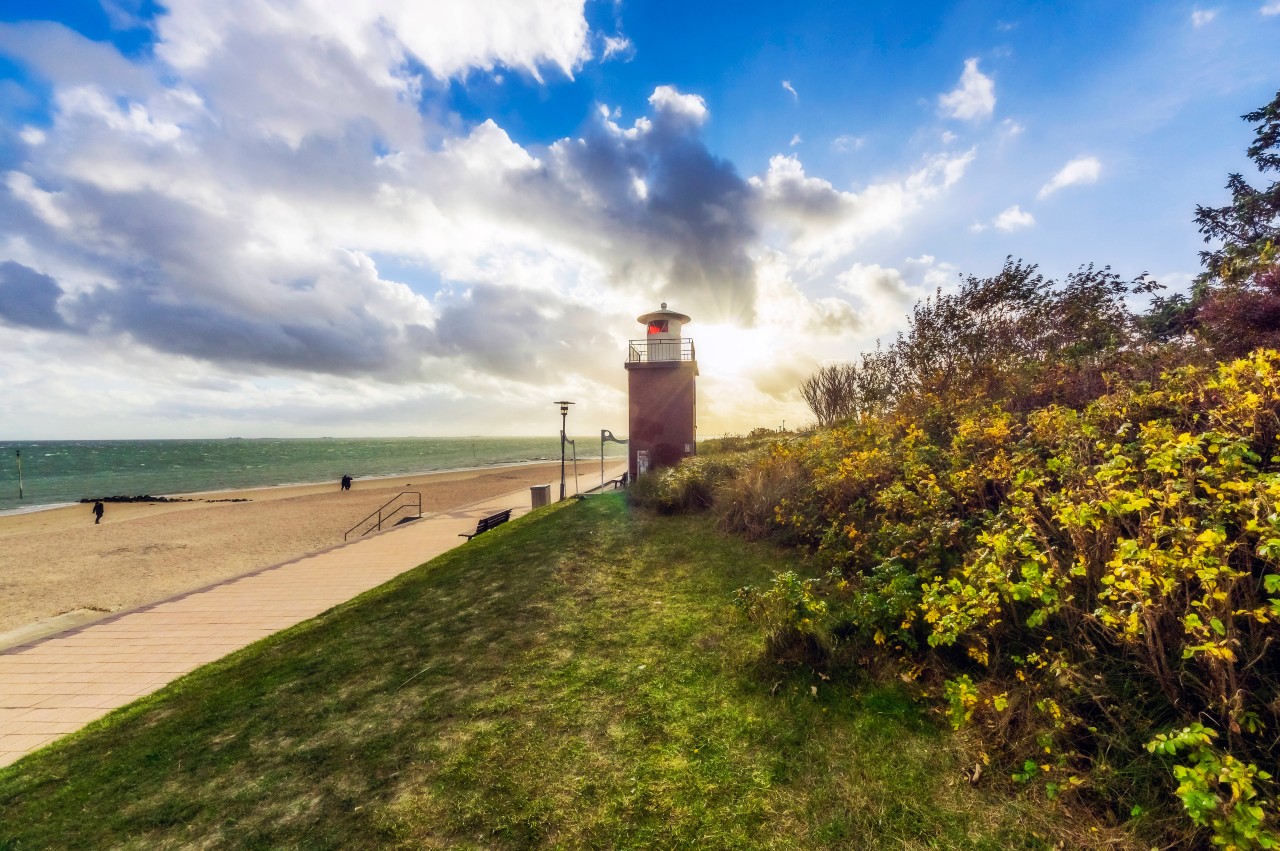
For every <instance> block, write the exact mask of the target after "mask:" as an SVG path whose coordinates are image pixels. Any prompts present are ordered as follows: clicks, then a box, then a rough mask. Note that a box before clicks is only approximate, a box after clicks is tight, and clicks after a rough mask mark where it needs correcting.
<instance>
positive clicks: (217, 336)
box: [0, 0, 1280, 439]
mask: <svg viewBox="0 0 1280 851" xmlns="http://www.w3.org/2000/svg"><path fill="white" fill-rule="evenodd" d="M1277 43H1280V2H1277V0H1242V2H1221V3H1199V4H1196V3H1180V2H1131V3H1114V2H1075V3H1061V4H1047V3H1015V2H920V3H911V4H904V3H893V2H877V3H871V2H864V3H856V4H854V3H850V4H834V3H802V2H801V3H791V4H776V3H767V4H766V3H746V2H740V3H734V4H714V3H689V2H682V3H674V2H648V3H627V2H588V3H585V4H584V3H583V2H581V1H580V0H521V2H511V0H473V2H468V3H465V4H463V3H448V2H439V3H413V4H403V3H398V2H392V0H351V2H348V3H343V4H340V5H338V6H334V5H332V4H328V3H325V2H322V0H289V2H263V0H220V2H213V0H172V2H170V3H167V4H161V3H155V2H152V0H104V2H102V3H98V2H93V0H81V2H69V0H52V2H51V1H50V0H42V2H39V3H36V2H25V0H17V2H12V1H11V2H9V3H6V4H5V5H4V6H3V7H0V223H2V224H3V227H2V228H0V329H3V330H2V331H0V383H3V384H4V386H5V387H6V388H9V389H10V392H9V396H10V398H13V399H19V400H21V403H20V404H17V405H14V406H12V407H10V406H8V405H6V407H5V411H4V413H3V414H2V415H0V433H4V434H7V435H8V436H10V437H12V438H26V439H31V438H72V437H178V436H197V437H198V436H214V437H216V436H224V435H228V434H235V435H243V436H257V435H297V436H306V435H311V434H349V435H366V434H368V435H399V434H426V435H433V434H435V435H438V434H452V433H492V434H528V433H537V432H541V431H546V430H547V428H548V427H547V422H550V421H552V420H554V416H553V414H554V410H553V406H551V405H550V402H549V401H548V400H555V399H559V398H570V399H575V400H579V405H578V406H577V407H576V408H575V414H577V415H578V416H579V418H580V419H581V424H582V427H583V428H585V429H587V430H590V429H591V428H595V427H601V428H611V429H613V430H614V431H615V432H616V433H619V434H620V433H621V432H622V430H624V429H623V427H622V424H623V423H624V422H625V412H626V400H625V373H624V371H623V370H622V366H621V360H622V358H623V353H624V352H625V340H626V339H627V338H628V337H630V336H632V335H634V334H635V333H636V331H637V329H638V326H636V325H635V322H634V317H635V316H636V315H638V314H640V313H643V312H645V311H647V310H650V309H652V308H653V307H655V306H656V304H657V302H658V301H660V300H664V301H668V302H670V303H671V304H672V306H673V307H677V308H678V309H680V310H682V311H684V312H686V313H689V314H690V315H692V316H693V318H694V322H693V323H692V324H691V325H690V326H689V328H688V331H687V333H688V334H689V335H690V336H693V337H694V339H695V340H697V342H698V352H699V357H700V361H701V367H702V377H701V379H700V382H701V383H700V393H699V405H700V407H699V427H700V432H701V433H702V434H703V435H704V436H706V435H716V434H721V433H726V432H738V431H744V430H747V429H750V428H752V427H754V426H758V425H777V424H779V423H781V422H783V421H786V422H788V423H791V424H794V423H798V422H803V421H805V420H806V419H807V418H808V415H807V412H806V410H805V409H804V406H803V404H802V403H801V402H800V400H799V397H798V394H797V393H796V385H797V384H798V382H799V381H800V380H802V379H803V378H804V377H805V376H806V375H807V374H808V373H809V372H811V371H812V369H813V368H814V367H816V366H817V365H818V364H820V363H824V362H830V361H832V360H839V359H844V358H849V357H852V356H853V355H854V354H856V353H857V352H858V351H860V350H862V349H865V348H866V347H868V346H871V345H874V341H875V340H876V339H877V338H887V337H891V336H892V335H893V334H895V333H896V332H897V331H898V330H900V329H901V328H902V327H903V323H904V317H905V314H906V313H907V312H908V311H909V309H910V306H911V304H912V303H913V302H914V301H915V300H917V299H919V298H922V297H925V296H927V295H928V294H929V293H931V292H932V291H933V290H934V289H935V288H936V287H940V286H941V287H944V288H945V287H947V286H950V285H952V284H953V283H954V282H955V281H956V280H957V276H958V275H960V274H962V273H965V274H968V273H972V274H976V275H988V274H993V273H994V272H996V271H997V270H998V269H999V268H1000V266H1001V264H1002V262H1003V259H1004V257H1005V256H1006V255H1013V256H1015V257H1022V258H1024V259H1026V260H1028V261H1030V262H1034V263H1039V264H1040V265H1041V267H1042V269H1043V270H1044V271H1046V272H1047V273H1048V274H1050V275H1051V276H1054V277H1061V276H1063V275H1065V274H1067V273H1068V272H1070V271H1072V270H1073V269H1075V268H1076V267H1077V266H1079V265H1081V264H1084V263H1096V264H1099V265H1106V264H1109V265H1111V266H1112V267H1113V268H1115V269H1116V270H1117V271H1118V272H1120V273H1121V274H1122V275H1125V276H1126V277H1133V276H1136V275H1138V274H1140V273H1142V272H1150V273H1151V274H1153V275H1154V276H1155V277H1156V278H1157V279H1159V280H1161V281H1162V282H1164V283H1166V284H1168V285H1169V286H1170V287H1172V288H1174V289H1179V288H1185V287H1186V285H1187V284H1188V282H1189V281H1190V279H1191V277H1192V276H1194V274H1195V273H1196V272H1197V270H1198V259H1197V252H1198V251H1199V250H1200V248H1201V247H1202V244H1201V243H1200V240H1199V237H1198V235H1197V234H1196V232H1195V228H1194V226H1193V224H1192V223H1191V219H1192V215H1193V211H1194V207H1195V205H1196V204H1197V203H1204V204H1213V203H1221V202H1222V201H1223V200H1225V192H1224V191H1223V189H1222V186H1223V184H1224V182H1225V179H1226V175H1227V174H1228V173H1229V172H1231V171H1243V172H1245V174H1246V175H1247V176H1249V177H1252V178H1254V179H1255V181H1257V180H1259V179H1258V178H1257V177H1256V175H1254V174H1253V173H1252V171H1251V169H1250V167H1249V163H1248V161H1247V160H1246V159H1245V157H1244V148H1245V147H1246V146H1247V144H1248V142H1249V141H1250V138H1251V130H1250V128H1249V127H1248V126H1246V125H1245V124H1244V122H1242V121H1240V119H1239V116H1240V115H1241V114H1242V113H1244V112H1246V111H1250V110H1252V109H1255V108H1257V107H1259V106H1261V105H1263V104H1264V103H1266V102H1268V101H1269V100H1270V99H1271V98H1272V97H1274V96H1275V93H1276V91H1277V89H1280V50H1277V49H1276V48H1275V45H1276V44H1277ZM555 427H558V426H557V425H556V424H555V423H554V422H552V425H551V428H552V430H554V428H555Z"/></svg>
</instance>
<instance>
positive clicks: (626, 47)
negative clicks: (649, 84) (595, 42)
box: [601, 36, 636, 62]
mask: <svg viewBox="0 0 1280 851" xmlns="http://www.w3.org/2000/svg"><path fill="white" fill-rule="evenodd" d="M635 54H636V49H635V46H634V45H633V44H632V43H631V39H629V38H627V37H626V36H617V37H613V36H605V37H604V56H603V57H601V58H602V59H604V60H605V61H606V62H607V61H608V60H610V59H613V58H614V57H618V58H620V59H623V60H625V61H628V62H629V61H630V60H631V59H632V57H634V56H635Z"/></svg>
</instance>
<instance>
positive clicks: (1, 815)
mask: <svg viewBox="0 0 1280 851" xmlns="http://www.w3.org/2000/svg"><path fill="white" fill-rule="evenodd" d="M786 558H787V556H786V555H785V554H782V553H779V552H777V551H774V550H771V549H768V548H765V547H760V546H754V545H750V544H747V543H744V542H741V541H739V540H735V539H730V538H724V537H721V536H720V535H718V534H716V533H715V532H713V531H712V530H711V529H710V527H709V526H708V525H706V523H705V522H704V521H702V520H701V519H699V518H688V517H684V518H659V517H652V516H648V515H643V514H634V513H631V511H630V510H629V509H628V508H627V507H626V505H625V503H624V502H623V500H622V499H621V497H618V496H609V497H600V498H595V499H592V500H589V501H586V502H582V503H575V504H567V505H564V506H563V507H561V506H555V507H553V508H551V509H548V510H546V511H543V512H539V513H538V514H537V515H535V516H533V517H530V518H526V519H523V520H520V521H516V522H512V523H510V524H507V525H506V526H503V527H500V528H499V529H497V530H495V531H493V532H490V533H487V534H485V535H482V536H480V537H479V538H477V539H476V540H475V541H474V542H472V543H470V544H467V545H465V546H463V547H460V548H458V549H456V550H454V551H453V552H451V553H448V554H446V555H444V556H442V557H440V558H438V559H436V560H434V561H432V562H430V563H429V564H427V565H424V566H423V567H420V568H418V569H416V570H414V571H411V572H410V573H407V574H405V575H404V576H402V577H400V578H398V579H396V580H394V581H392V582H390V583H388V584H387V585H384V586H382V587H380V588H378V589H375V590H373V591H371V592H369V593H367V594H364V595H362V596H361V597H359V598H357V599H356V600H354V601H352V602H350V603H348V604H345V605H343V606H339V607H337V608H335V609H333V610H331V611H329V612H326V613H325V614H323V615H321V616H320V617H318V618H315V619H314V620H312V621H309V622H307V623H304V624H301V625H299V626H297V627H294V628H292V629H289V630H286V631H285V632H283V633H280V634H278V635H276V636H273V637H271V638H268V639H266V640H264V641H261V642H259V643H257V644H255V645H253V646H252V647H249V648H246V649H245V650H243V651H240V652H238V653H236V654H234V655H232V656H230V657H228V658H227V659H225V660H223V661H221V662H219V663H216V664H213V665H210V666H207V667H205V668H202V669H200V670H199V671H196V672H194V673H193V674H191V675H189V676H187V677H184V678H183V679H181V680H179V681H178V682H176V683H174V684H172V685H171V686H169V687H168V688H166V689H164V690H163V691H161V692H159V693H157V694H156V695H154V696H152V697H149V698H146V699H144V700H141V701H139V702H138V703H136V704H133V705H132V706H130V707H126V708H124V709H122V710H119V711H117V712H115V713H113V714H111V715H110V716H108V717H107V718H105V719H103V720H102V721H100V722H97V723H95V724H94V725H91V726H90V727H89V728H87V729H86V730H85V731H83V732H81V733H80V734H78V735H76V736H73V737H70V738H69V739H66V740H63V741H62V742H60V743H58V744H55V745H54V746H52V747H50V748H47V749H45V750H44V751H42V752H40V753H38V754H35V755H33V756H31V757H28V758H27V759H25V760H22V761H21V762H19V763H17V764H16V765H14V766H11V767H9V768H7V769H4V770H0V848H5V849H17V848H23V849H25V848H44V847H59V848H74V847H85V848H102V847H129V848H148V849H151V848H169V847H179V846H181V847H193V846H194V847H211V846H218V847H224V846H238V847H271V848H290V847H298V848H301V847H305V848H353V847H369V846H379V845H381V846H395V845H403V846H405V847H441V848H444V847H448V848H526V847H609V848H626V847H637V848H638V847H663V848H678V847H714V848H815V847H847V848H877V847H882V848H927V847H938V848H1002V849H1003V848H1026V847H1043V846H1044V843H1042V842H1040V841H1039V840H1037V839H1036V838H1035V837H1034V836H1033V835H1032V832H1031V831H1030V830H1028V829H1027V825H1028V824H1029V823H1035V824H1041V823H1044V820H1045V816H1043V814H1038V815H1035V816H1034V818H1033V817H1031V814H1029V813H1028V812H1027V811H1026V810H1025V809H1024V808H1023V805H1021V804H1018V803H1017V802H1012V801H1007V800H1003V799H1000V798H998V797H996V796H994V795H990V796H988V795H985V794H984V792H983V791H981V790H974V789H972V788H970V787H969V786H967V785H966V784H965V783H964V782H963V780H962V779H961V778H960V771H959V767H958V766H957V764H956V760H955V758H954V757H953V756H952V755H951V753H950V751H949V750H948V741H949V739H948V737H947V735H945V734H943V733H941V732H939V730H938V729H937V727H936V726H935V725H934V724H933V723H932V722H931V721H929V720H926V719H925V718H924V717H923V716H922V715H921V714H919V712H918V710H916V709H915V708H913V707H912V705H911V704H910V703H909V701H908V700H907V699H906V697H905V695H903V694H902V693H901V692H899V691H898V690H896V689H894V688H892V687H881V686H875V685H872V684H869V683H848V682H829V681H822V680H818V679H816V678H814V676H813V675H812V673H806V672H800V671H794V670H783V669H779V668H776V667H771V666H768V665H766V664H764V663H763V662H761V661H760V637H759V634H758V632H757V631H755V630H754V629H753V628H752V627H750V626H747V625H744V624H742V623H740V622H739V619H738V618H737V617H736V614H735V612H734V611H733V608H732V605H731V603H730V600H731V592H732V590H733V589H734V588H737V587H739V586H741V585H743V584H746V583H751V582H761V581H766V580H767V578H768V577H770V576H771V575H772V574H773V573H774V572H776V571H778V570H782V569H786V567H787V565H786V564H785V559H786ZM814 685H816V686H817V689H818V690H817V694H816V695H814V694H813V693H812V691H811V686H814Z"/></svg>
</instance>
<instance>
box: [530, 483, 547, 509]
mask: <svg viewBox="0 0 1280 851" xmlns="http://www.w3.org/2000/svg"><path fill="white" fill-rule="evenodd" d="M529 501H530V502H531V503H532V504H533V507H534V508H542V507H543V506H544V505H546V504H547V503H549V502H551V485H534V486H532V487H531V488H529Z"/></svg>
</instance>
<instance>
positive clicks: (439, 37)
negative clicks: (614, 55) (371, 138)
mask: <svg viewBox="0 0 1280 851" xmlns="http://www.w3.org/2000/svg"><path fill="white" fill-rule="evenodd" d="M166 7H167V9H168V12H169V14H167V15H163V16H161V17H160V18H158V20H157V30H158V34H159V37H160V43H159V44H158V45H157V54H158V55H159V56H160V57H161V58H162V59H163V60H164V61H166V62H167V63H169V64H171V65H172V66H174V67H175V68H178V69H180V70H182V71H183V72H191V71H193V70H195V69H197V68H201V67H206V66H209V65H211V64H213V63H215V62H217V61H219V58H218V57H219V56H220V55H225V54H227V53H229V52H235V51H236V50H237V48H238V46H240V45H243V44H244V43H245V42H261V41H271V42H274V43H277V44H289V43H299V42H300V43H310V44H312V45H325V44H333V45H336V46H339V47H341V48H342V50H343V52H345V53H347V54H349V55H350V56H351V57H352V58H353V59H354V60H355V61H356V62H357V63H358V64H359V65H361V66H362V67H364V68H365V69H366V70H368V71H369V72H370V76H373V77H377V76H381V77H382V78H383V79H384V80H389V79H390V78H392V77H395V76H397V75H399V74H401V73H403V72H402V71H401V70H400V69H401V67H402V65H403V61H404V58H405V56H406V55H412V56H414V57H416V58H417V59H418V60H419V61H420V62H421V63H422V64H423V65H424V66H426V67H427V68H428V69H429V70H430V71H431V73H432V74H434V75H435V76H436V77H438V78H440V79H447V78H449V77H454V76H458V75H461V74H465V73H466V72H467V71H468V70H469V69H473V68H483V69H492V68H494V67H496V66H498V65H504V66H507V67H509V68H515V69H518V70H522V71H525V72H526V73H529V74H531V75H533V76H535V77H538V76H540V69H541V68H542V67H545V66H551V67H555V68H558V69H559V70H561V71H562V72H563V73H565V74H572V73H573V71H574V70H575V69H576V68H577V67H578V66H580V65H581V64H582V63H583V62H585V61H586V60H587V59H588V58H589V56H590V49H589V47H588V44H587V34H588V27H587V22H586V18H585V17H584V16H583V2H582V0H516V2H513V1H512V0H473V2H470V3H466V4H451V5H449V6H448V7H447V8H446V7H442V6H440V5H438V4H434V3H432V4H428V3H402V2H396V0H364V2H360V3H332V2H327V0H296V2H293V3H291V4H290V6H289V13H288V14H280V13H279V12H278V11H277V10H275V9H273V8H272V7H270V6H267V5H264V4H262V3H260V2H257V0H223V2H219V3H207V2H204V0H172V2H169V3H167V4H166Z"/></svg>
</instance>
